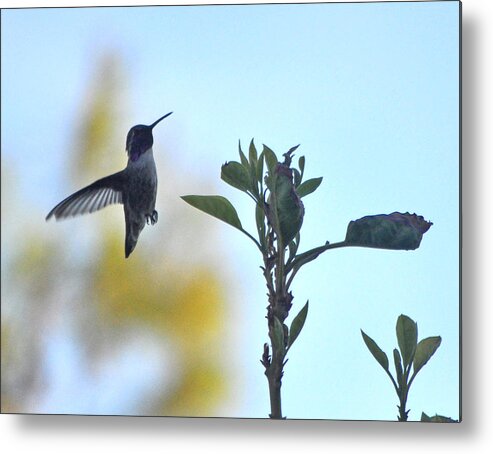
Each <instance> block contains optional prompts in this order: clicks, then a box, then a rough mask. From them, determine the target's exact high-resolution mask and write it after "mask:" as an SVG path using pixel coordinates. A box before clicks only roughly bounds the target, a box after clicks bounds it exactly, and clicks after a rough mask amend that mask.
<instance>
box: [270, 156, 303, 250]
mask: <svg viewBox="0 0 493 454" xmlns="http://www.w3.org/2000/svg"><path fill="white" fill-rule="evenodd" d="M266 183H267V186H268V188H269V191H270V196H269V210H268V212H267V217H268V220H269V222H270V224H271V225H272V228H273V229H274V231H275V232H276V235H277V240H278V242H279V244H280V246H279V247H280V248H283V249H284V248H285V247H287V246H288V245H289V242H290V241H291V240H292V239H293V238H294V237H295V236H296V234H297V233H298V232H299V231H300V229H301V226H302V224H303V217H304V214H305V207H304V206H303V202H302V201H301V199H300V197H299V196H298V194H297V193H296V190H295V187H294V184H293V174H292V171H291V169H290V168H289V167H287V166H286V165H284V164H279V165H276V168H275V171H274V173H273V174H271V175H269V178H268V179H267V180H266Z"/></svg>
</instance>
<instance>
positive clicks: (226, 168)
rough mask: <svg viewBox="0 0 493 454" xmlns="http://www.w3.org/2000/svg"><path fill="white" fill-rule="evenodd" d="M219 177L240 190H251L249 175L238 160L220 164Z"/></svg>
mask: <svg viewBox="0 0 493 454" xmlns="http://www.w3.org/2000/svg"><path fill="white" fill-rule="evenodd" d="M221 179H222V180H223V181H225V182H226V183H228V184H229V185H230V186H233V187H234V188H236V189H239V190H240V191H244V192H247V191H249V190H251V185H250V175H249V174H248V172H247V171H246V169H245V167H243V166H242V165H241V164H240V163H239V162H236V161H231V162H227V163H226V164H223V165H222V166H221Z"/></svg>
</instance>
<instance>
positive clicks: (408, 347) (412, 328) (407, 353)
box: [395, 315, 418, 369]
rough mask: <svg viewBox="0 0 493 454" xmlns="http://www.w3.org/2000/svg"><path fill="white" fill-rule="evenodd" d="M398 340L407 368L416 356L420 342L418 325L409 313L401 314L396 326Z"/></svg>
mask: <svg viewBox="0 0 493 454" xmlns="http://www.w3.org/2000/svg"><path fill="white" fill-rule="evenodd" d="M395 330H396V333H397V342H398V343H399V349H400V351H401V355H402V361H403V363H404V369H406V368H407V367H408V366H409V364H411V361H412V360H413V357H414V352H415V351H416V345H417V342H418V325H417V324H416V323H415V322H414V321H413V320H411V319H410V318H409V317H408V316H407V315H400V316H399V318H398V319H397V324H396V327H395Z"/></svg>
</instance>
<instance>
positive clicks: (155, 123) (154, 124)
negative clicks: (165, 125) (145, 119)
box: [149, 112, 173, 129]
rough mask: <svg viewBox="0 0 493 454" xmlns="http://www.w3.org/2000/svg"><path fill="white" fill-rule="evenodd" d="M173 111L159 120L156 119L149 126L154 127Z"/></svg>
mask: <svg viewBox="0 0 493 454" xmlns="http://www.w3.org/2000/svg"><path fill="white" fill-rule="evenodd" d="M172 113H173V112H170V113H167V114H166V115H165V116H164V117H161V118H160V119H159V120H156V121H155V122H154V123H153V124H152V125H150V126H149V128H151V129H152V128H154V126H156V125H157V124H158V123H159V122H160V121H161V120H164V119H165V118H166V117H169V116H170V115H171V114H172Z"/></svg>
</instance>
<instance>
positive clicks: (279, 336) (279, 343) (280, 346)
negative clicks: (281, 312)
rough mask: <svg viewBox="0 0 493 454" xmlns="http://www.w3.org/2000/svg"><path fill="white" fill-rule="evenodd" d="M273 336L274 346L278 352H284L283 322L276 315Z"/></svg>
mask: <svg viewBox="0 0 493 454" xmlns="http://www.w3.org/2000/svg"><path fill="white" fill-rule="evenodd" d="M273 331H274V332H273V336H272V343H273V344H274V345H273V347H274V348H275V349H276V350H277V351H278V352H284V328H283V327H282V323H281V322H280V321H279V319H278V318H277V317H276V316H274V330H273Z"/></svg>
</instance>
